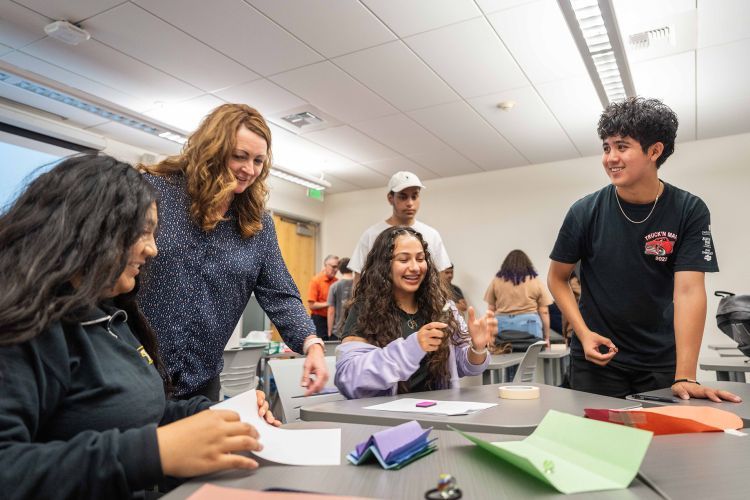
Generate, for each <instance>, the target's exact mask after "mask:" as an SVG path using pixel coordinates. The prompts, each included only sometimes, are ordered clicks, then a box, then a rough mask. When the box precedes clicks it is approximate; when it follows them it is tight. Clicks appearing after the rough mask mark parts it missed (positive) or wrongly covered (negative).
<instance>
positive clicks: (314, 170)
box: [269, 123, 357, 176]
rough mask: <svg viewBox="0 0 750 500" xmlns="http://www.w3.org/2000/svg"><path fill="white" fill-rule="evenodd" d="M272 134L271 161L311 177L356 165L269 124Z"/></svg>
mask: <svg viewBox="0 0 750 500" xmlns="http://www.w3.org/2000/svg"><path fill="white" fill-rule="evenodd" d="M269 127H270V129H271V134H272V142H273V145H272V148H273V161H274V163H277V164H279V165H282V166H286V167H289V168H292V169H294V170H297V171H301V172H306V173H308V174H310V175H313V176H320V175H321V174H325V175H328V174H329V173H336V172H340V171H342V170H346V169H347V168H349V167H352V166H354V165H357V163H356V162H354V161H353V160H350V159H349V158H345V157H344V156H341V155H340V154H338V153H337V152H335V151H332V150H330V149H327V148H325V147H323V146H320V145H319V144H316V143H314V142H312V141H309V140H307V139H305V138H303V137H300V136H298V135H296V134H293V133H292V132H289V131H288V130H285V129H283V128H281V127H278V126H276V125H274V124H272V123H270V124H269Z"/></svg>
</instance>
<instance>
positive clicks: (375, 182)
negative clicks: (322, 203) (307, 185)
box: [325, 163, 390, 189]
mask: <svg viewBox="0 0 750 500" xmlns="http://www.w3.org/2000/svg"><path fill="white" fill-rule="evenodd" d="M331 175H332V176H334V177H335V178H337V179H342V180H344V181H346V182H348V183H350V184H354V185H356V186H358V187H359V188H361V189H368V188H372V187H381V186H386V185H387V184H388V179H389V177H390V176H388V175H386V174H383V173H381V172H378V171H376V170H374V169H373V168H370V167H367V166H365V165H359V164H356V163H355V164H354V165H351V166H349V167H346V168H342V169H337V170H334V171H331V173H330V174H329V173H326V175H325V178H326V179H328V178H329V177H330V176H331Z"/></svg>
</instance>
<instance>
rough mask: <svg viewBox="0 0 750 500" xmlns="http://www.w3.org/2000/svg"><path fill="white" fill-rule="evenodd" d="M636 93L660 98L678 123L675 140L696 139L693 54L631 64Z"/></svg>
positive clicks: (686, 53) (685, 53) (684, 53)
mask: <svg viewBox="0 0 750 500" xmlns="http://www.w3.org/2000/svg"><path fill="white" fill-rule="evenodd" d="M630 71H631V73H632V75H633V82H634V83H635V90H636V92H637V93H638V95H641V96H643V97H653V98H656V99H661V100H662V101H664V104H666V105H667V106H669V107H670V108H672V110H674V112H675V113H677V117H678V119H679V121H680V128H679V130H678V133H677V139H678V140H680V141H694V140H695V52H692V51H691V52H683V53H682V54H677V55H674V56H668V57H660V58H658V59H652V60H649V61H640V62H636V63H631V65H630Z"/></svg>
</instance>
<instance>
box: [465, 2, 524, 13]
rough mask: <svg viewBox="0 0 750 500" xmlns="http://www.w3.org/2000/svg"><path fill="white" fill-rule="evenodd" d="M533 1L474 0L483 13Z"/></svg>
mask: <svg viewBox="0 0 750 500" xmlns="http://www.w3.org/2000/svg"><path fill="white" fill-rule="evenodd" d="M534 1H536V0H476V2H477V4H478V5H479V8H480V9H482V11H483V12H484V13H485V14H491V13H492V12H497V11H499V10H504V9H510V8H511V7H517V6H518V5H524V4H527V3H531V2H534Z"/></svg>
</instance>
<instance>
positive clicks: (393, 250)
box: [335, 226, 497, 399]
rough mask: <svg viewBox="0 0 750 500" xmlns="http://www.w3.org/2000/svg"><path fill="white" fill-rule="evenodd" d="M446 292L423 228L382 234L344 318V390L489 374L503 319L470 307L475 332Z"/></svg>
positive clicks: (436, 385)
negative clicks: (493, 342)
mask: <svg viewBox="0 0 750 500" xmlns="http://www.w3.org/2000/svg"><path fill="white" fill-rule="evenodd" d="M446 297H447V294H446V291H445V288H444V287H443V286H442V284H441V281H440V277H439V273H438V272H437V270H436V269H435V266H434V264H433V262H432V259H431V258H430V253H429V248H428V247H427V244H426V243H425V242H424V240H423V239H422V235H421V234H420V233H418V232H417V231H415V230H414V229H412V228H410V227H406V226H394V227H390V228H388V229H386V230H384V231H383V232H382V233H380V235H379V236H378V237H377V238H376V240H375V243H374V244H373V247H372V250H370V253H369V254H368V255H367V260H366V262H365V265H364V268H363V269H362V275H361V277H360V280H359V282H358V283H357V284H356V285H355V290H354V298H353V299H352V305H351V307H350V309H349V310H348V311H347V316H346V318H345V320H344V333H343V341H342V344H341V346H340V347H339V348H338V360H337V362H336V377H335V383H336V387H338V389H339V391H341V393H342V394H343V395H345V396H346V397H347V398H349V399H353V398H363V397H369V396H381V395H393V394H396V393H399V394H403V393H408V392H419V391H428V390H433V389H446V388H449V387H457V385H458V379H459V377H463V376H466V375H478V374H480V373H482V372H483V371H484V369H485V368H486V367H487V365H488V364H489V355H488V350H487V345H488V343H489V342H490V341H491V340H492V337H493V335H494V333H495V331H496V329H497V325H496V323H495V319H494V317H493V316H492V314H491V313H488V314H487V315H486V316H484V317H481V318H479V319H477V318H476V317H475V315H474V309H473V308H469V325H468V329H467V326H466V323H465V322H464V320H463V318H461V316H460V314H459V313H458V311H457V310H456V308H455V305H454V304H453V303H452V302H446ZM446 305H448V308H446V307H445V306H446Z"/></svg>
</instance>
